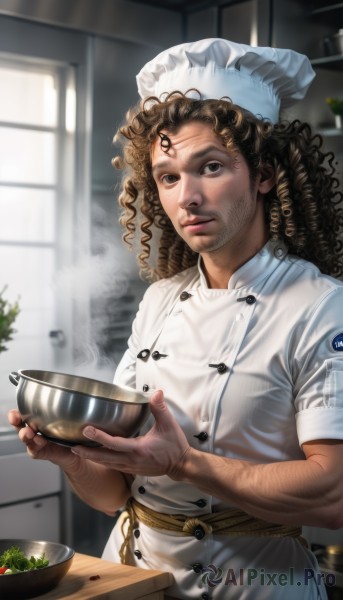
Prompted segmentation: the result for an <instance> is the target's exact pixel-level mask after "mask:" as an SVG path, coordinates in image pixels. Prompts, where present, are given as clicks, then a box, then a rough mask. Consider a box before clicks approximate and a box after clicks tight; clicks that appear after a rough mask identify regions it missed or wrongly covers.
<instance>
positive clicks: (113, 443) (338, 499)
mask: <svg viewBox="0 0 343 600" xmlns="http://www.w3.org/2000/svg"><path fill="white" fill-rule="evenodd" d="M151 410H152V412H153V415H154V417H155V424H154V426H153V427H152V429H151V430H150V431H149V432H148V433H147V434H146V435H145V436H142V437H138V438H134V439H124V438H118V437H111V436H109V435H107V434H105V433H103V432H101V431H99V430H95V429H93V428H90V429H89V428H87V429H86V430H85V432H84V433H87V436H88V437H90V438H92V439H95V440H97V441H98V442H99V443H101V444H103V445H104V446H106V447H104V448H100V449H98V448H96V449H93V448H87V447H84V446H77V447H76V448H75V449H74V450H73V452H76V453H77V454H78V455H79V456H82V457H83V458H89V459H91V460H94V461H97V462H98V463H99V464H102V465H104V466H105V465H107V466H111V467H112V468H116V469H118V470H120V471H122V472H126V473H135V474H137V475H147V476H156V475H164V474H167V475H169V477H171V478H172V479H174V480H177V481H186V482H188V483H191V484H192V485H194V486H196V487H197V488H199V489H200V490H203V491H204V492H207V493H209V494H211V495H213V496H215V497H217V498H220V499H222V500H223V501H224V502H226V503H227V504H229V505H231V504H232V505H233V506H237V507H239V508H241V509H242V510H245V511H246V512H248V513H249V514H251V515H253V516H255V517H258V518H261V519H264V520H267V521H271V522H275V523H283V524H292V525H297V524H299V525H313V526H314V525H316V526H318V527H328V528H333V529H334V528H338V527H342V525H343V442H340V441H325V440H323V441H316V442H311V443H307V444H304V447H303V450H304V460H297V461H285V462H277V463H269V464H254V463H250V462H246V461H242V460H237V459H230V458H225V457H219V456H215V455H213V454H208V453H205V452H200V451H199V450H196V449H194V448H191V447H190V446H189V444H188V441H187V439H186V437H185V435H184V433H183V431H182V430H181V428H180V427H179V425H178V424H177V422H176V421H175V419H174V418H173V416H172V415H171V413H170V412H169V410H168V408H167V406H166V404H165V403H164V400H163V394H162V392H156V393H155V394H154V395H153V397H152V399H151Z"/></svg>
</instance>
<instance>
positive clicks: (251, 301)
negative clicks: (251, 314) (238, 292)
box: [245, 295, 256, 304]
mask: <svg viewBox="0 0 343 600" xmlns="http://www.w3.org/2000/svg"><path fill="white" fill-rule="evenodd" d="M245 301H246V303H247V304H255V302H256V298H255V296H251V295H250V296H247V297H246V299H245Z"/></svg>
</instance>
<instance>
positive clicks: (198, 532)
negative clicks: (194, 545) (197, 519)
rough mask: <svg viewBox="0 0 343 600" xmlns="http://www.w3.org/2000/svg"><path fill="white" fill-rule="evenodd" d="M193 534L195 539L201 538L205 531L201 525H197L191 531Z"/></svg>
mask: <svg viewBox="0 0 343 600" xmlns="http://www.w3.org/2000/svg"><path fill="white" fill-rule="evenodd" d="M193 535H194V537H195V538H196V539H197V540H202V539H203V538H204V537H205V535H206V534H205V531H204V529H203V527H201V525H197V526H196V528H195V529H194V531H193Z"/></svg>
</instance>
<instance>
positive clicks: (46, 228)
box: [0, 55, 75, 429]
mask: <svg viewBox="0 0 343 600" xmlns="http://www.w3.org/2000/svg"><path fill="white" fill-rule="evenodd" d="M0 80H1V88H2V90H1V94H0V214H1V219H0V263H1V275H0V289H3V288H4V287H6V291H5V297H6V299H8V300H9V301H14V300H16V299H18V300H19V304H20V308H21V312H20V315H19V317H18V318H17V320H16V322H15V328H16V330H17V334H16V336H15V339H14V340H13V341H11V342H10V343H9V344H8V351H6V352H4V353H2V354H0V404H1V407H2V408H0V429H1V425H2V424H3V425H5V423H6V424H7V419H6V418H5V414H6V412H7V409H8V408H9V407H10V406H13V398H14V393H13V386H11V384H10V383H9V381H8V374H9V372H10V371H13V370H19V369H22V368H24V369H46V370H53V369H54V366H55V364H56V344H55V345H54V344H53V343H52V340H51V338H50V337H49V333H50V332H51V331H53V330H56V327H57V328H58V326H59V325H58V324H59V323H60V322H61V319H60V316H59V314H58V313H59V310H61V306H60V305H59V302H58V293H56V271H57V269H58V268H59V266H60V264H61V254H63V253H64V254H65V252H66V248H67V249H68V248H69V249H70V239H69V238H70V230H71V227H70V221H71V219H72V212H73V208H72V204H73V202H72V201H70V200H71V195H72V190H73V177H74V173H73V171H74V169H73V166H74V165H73V160H74V158H73V157H74V133H75V84H74V73H73V69H72V68H71V67H69V66H67V65H59V64H55V63H53V62H51V63H48V62H46V61H44V60H42V61H38V60H36V59H32V60H31V61H28V60H26V59H25V58H20V57H14V56H10V57H9V56H7V55H2V56H1V55H0ZM68 232H69V233H68ZM68 236H69V237H68ZM67 251H68V250H67ZM65 302H66V299H65V298H64V302H63V303H61V304H63V310H64V311H65V310H66V305H65ZM55 339H56V338H55ZM58 339H59V340H60V341H61V339H63V336H62V338H61V337H59V338H58ZM11 388H12V389H11ZM1 411H2V412H1ZM2 421H3V423H2Z"/></svg>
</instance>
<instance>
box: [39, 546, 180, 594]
mask: <svg viewBox="0 0 343 600" xmlns="http://www.w3.org/2000/svg"><path fill="white" fill-rule="evenodd" d="M97 576H98V578H96V579H90V577H97ZM171 583H172V576H171V575H170V574H169V573H164V572H162V571H150V570H145V569H139V568H136V567H129V566H127V565H119V564H116V563H112V562H108V561H105V560H102V559H100V558H94V557H93V556H87V555H85V554H79V553H76V554H75V556H74V559H73V562H72V564H71V567H70V569H69V571H68V573H67V574H66V575H65V577H64V578H63V579H62V581H60V583H59V584H58V586H57V587H56V588H54V589H53V590H51V591H50V592H47V593H46V594H42V595H41V596H35V598H34V599H32V600H36V599H37V600H60V599H62V598H63V599H64V600H123V599H124V598H125V600H139V599H142V600H143V598H144V600H163V598H164V590H165V589H166V588H167V587H169V586H170V585H171Z"/></svg>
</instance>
